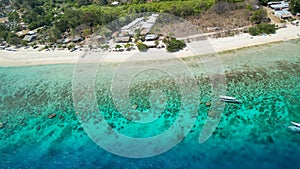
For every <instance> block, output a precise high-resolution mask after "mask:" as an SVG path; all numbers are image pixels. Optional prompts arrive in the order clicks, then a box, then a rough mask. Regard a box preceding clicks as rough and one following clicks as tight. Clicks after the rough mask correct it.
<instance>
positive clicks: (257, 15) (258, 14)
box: [250, 9, 267, 24]
mask: <svg viewBox="0 0 300 169" xmlns="http://www.w3.org/2000/svg"><path fill="white" fill-rule="evenodd" d="M266 17H267V12H266V11H265V10H264V9H259V10H257V11H254V12H253V15H252V16H251V18H250V21H251V22H252V23H256V24H260V23H261V22H262V21H263V20H264V19H265V18H266Z"/></svg>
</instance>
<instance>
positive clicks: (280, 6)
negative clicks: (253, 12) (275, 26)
mask: <svg viewBox="0 0 300 169" xmlns="http://www.w3.org/2000/svg"><path fill="white" fill-rule="evenodd" d="M270 8H271V9H273V10H275V11H280V10H283V9H287V8H289V3H288V2H285V1H281V2H272V4H271V5H270Z"/></svg>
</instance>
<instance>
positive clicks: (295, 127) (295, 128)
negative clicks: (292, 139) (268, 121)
mask: <svg viewBox="0 0 300 169" xmlns="http://www.w3.org/2000/svg"><path fill="white" fill-rule="evenodd" d="M288 128H289V129H290V130H291V131H293V132H300V127H297V126H289V127H288Z"/></svg>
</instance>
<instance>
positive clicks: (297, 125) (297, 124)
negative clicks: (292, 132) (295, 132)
mask: <svg viewBox="0 0 300 169" xmlns="http://www.w3.org/2000/svg"><path fill="white" fill-rule="evenodd" d="M291 123H292V124H293V125H294V126H296V127H300V123H296V122H293V121H291Z"/></svg>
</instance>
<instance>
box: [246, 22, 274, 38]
mask: <svg viewBox="0 0 300 169" xmlns="http://www.w3.org/2000/svg"><path fill="white" fill-rule="evenodd" d="M275 32H276V27H275V25H274V24H267V23H261V24H258V25H256V26H254V27H251V28H249V33H250V35H252V36H257V35H260V34H271V33H275Z"/></svg>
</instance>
